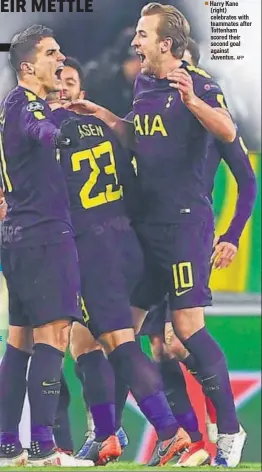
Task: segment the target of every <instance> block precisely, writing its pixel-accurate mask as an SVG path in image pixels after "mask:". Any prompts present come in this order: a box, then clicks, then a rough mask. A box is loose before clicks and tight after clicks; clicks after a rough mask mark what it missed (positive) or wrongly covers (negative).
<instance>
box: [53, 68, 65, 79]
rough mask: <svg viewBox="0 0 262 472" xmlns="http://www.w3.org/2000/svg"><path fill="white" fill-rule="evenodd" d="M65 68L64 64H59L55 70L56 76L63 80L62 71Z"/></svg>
mask: <svg viewBox="0 0 262 472" xmlns="http://www.w3.org/2000/svg"><path fill="white" fill-rule="evenodd" d="M63 68H64V66H59V67H58V68H57V69H56V71H55V76H56V78H57V79H58V80H61V73H62V70H63Z"/></svg>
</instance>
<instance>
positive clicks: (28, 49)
mask: <svg viewBox="0 0 262 472" xmlns="http://www.w3.org/2000/svg"><path fill="white" fill-rule="evenodd" d="M53 37H54V33H53V31H52V30H51V29H50V28H47V27H46V26H43V25H33V26H29V28H27V29H25V30H24V31H21V32H20V33H17V34H16V35H15V36H14V37H13V39H12V41H11V46H10V50H9V61H10V64H11V66H12V67H13V69H14V70H15V71H16V72H19V70H20V64H21V62H24V61H29V60H30V59H32V55H33V53H34V52H35V47H36V45H37V44H38V43H39V42H40V41H41V39H43V38H53Z"/></svg>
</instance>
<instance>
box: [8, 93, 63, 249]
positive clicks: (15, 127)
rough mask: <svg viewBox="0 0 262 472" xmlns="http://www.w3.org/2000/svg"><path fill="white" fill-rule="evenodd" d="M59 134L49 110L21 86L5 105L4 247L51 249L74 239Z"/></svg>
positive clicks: (44, 103) (11, 94)
mask: <svg viewBox="0 0 262 472" xmlns="http://www.w3.org/2000/svg"><path fill="white" fill-rule="evenodd" d="M57 133H58V129H57V127H56V126H55V125H54V124H53V122H52V112H51V110H50V108H49V106H48V105H47V103H46V102H45V101H44V100H42V99H41V98H39V97H37V96H36V95H35V94H33V93H32V92H30V91H29V90H27V89H25V88H23V87H21V86H17V87H16V88H15V89H13V90H12V91H11V92H10V93H9V94H8V96H7V97H6V98H5V100H4V101H3V103H2V104H1V108H0V138H1V141H0V155H1V156H0V157H1V159H0V167H1V174H2V178H3V185H4V190H5V197H6V200H7V204H8V211H7V217H6V219H5V221H4V223H3V229H2V243H3V245H15V246H17V245H19V246H34V245H41V244H49V243H53V242H58V241H60V239H62V238H63V237H64V234H66V233H71V234H72V226H71V219H70V212H69V199H68V193H67V189H66V184H65V179H64V175H63V172H62V170H61V166H60V165H59V162H58V161H57V159H56V149H55V138H56V136H57Z"/></svg>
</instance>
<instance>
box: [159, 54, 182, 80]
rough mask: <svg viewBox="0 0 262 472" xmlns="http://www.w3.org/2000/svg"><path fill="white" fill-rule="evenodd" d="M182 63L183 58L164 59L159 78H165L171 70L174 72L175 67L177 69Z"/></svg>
mask: <svg viewBox="0 0 262 472" xmlns="http://www.w3.org/2000/svg"><path fill="white" fill-rule="evenodd" d="M181 64H182V61H181V59H177V58H176V57H173V56H172V57H171V58H170V57H169V58H168V59H167V60H166V61H163V62H162V64H161V67H160V70H159V74H158V78H159V79H165V78H166V76H167V74H168V73H169V72H172V71H173V70H174V69H177V68H178V67H180V66H181Z"/></svg>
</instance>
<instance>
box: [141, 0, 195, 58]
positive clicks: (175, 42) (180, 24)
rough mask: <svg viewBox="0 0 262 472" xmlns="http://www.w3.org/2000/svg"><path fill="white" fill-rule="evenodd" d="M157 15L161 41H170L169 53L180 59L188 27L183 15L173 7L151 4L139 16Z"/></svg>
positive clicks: (184, 48)
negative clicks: (167, 39) (166, 39)
mask: <svg viewBox="0 0 262 472" xmlns="http://www.w3.org/2000/svg"><path fill="white" fill-rule="evenodd" d="M149 15H159V16H160V22H159V27H158V35H159V38H160V39H161V40H163V39H165V38H168V37H169V38H171V39H172V47H171V53H172V55H173V56H174V57H176V58H177V59H182V57H183V55H184V52H185V50H186V48H187V40H188V37H189V34H190V26H189V23H188V21H187V19H186V18H185V17H184V15H183V14H182V13H181V12H180V11H179V10H178V9H177V8H175V7H174V6H173V5H162V4H160V3H156V2H152V3H148V4H147V5H145V6H144V7H143V8H142V10H141V16H149Z"/></svg>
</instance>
